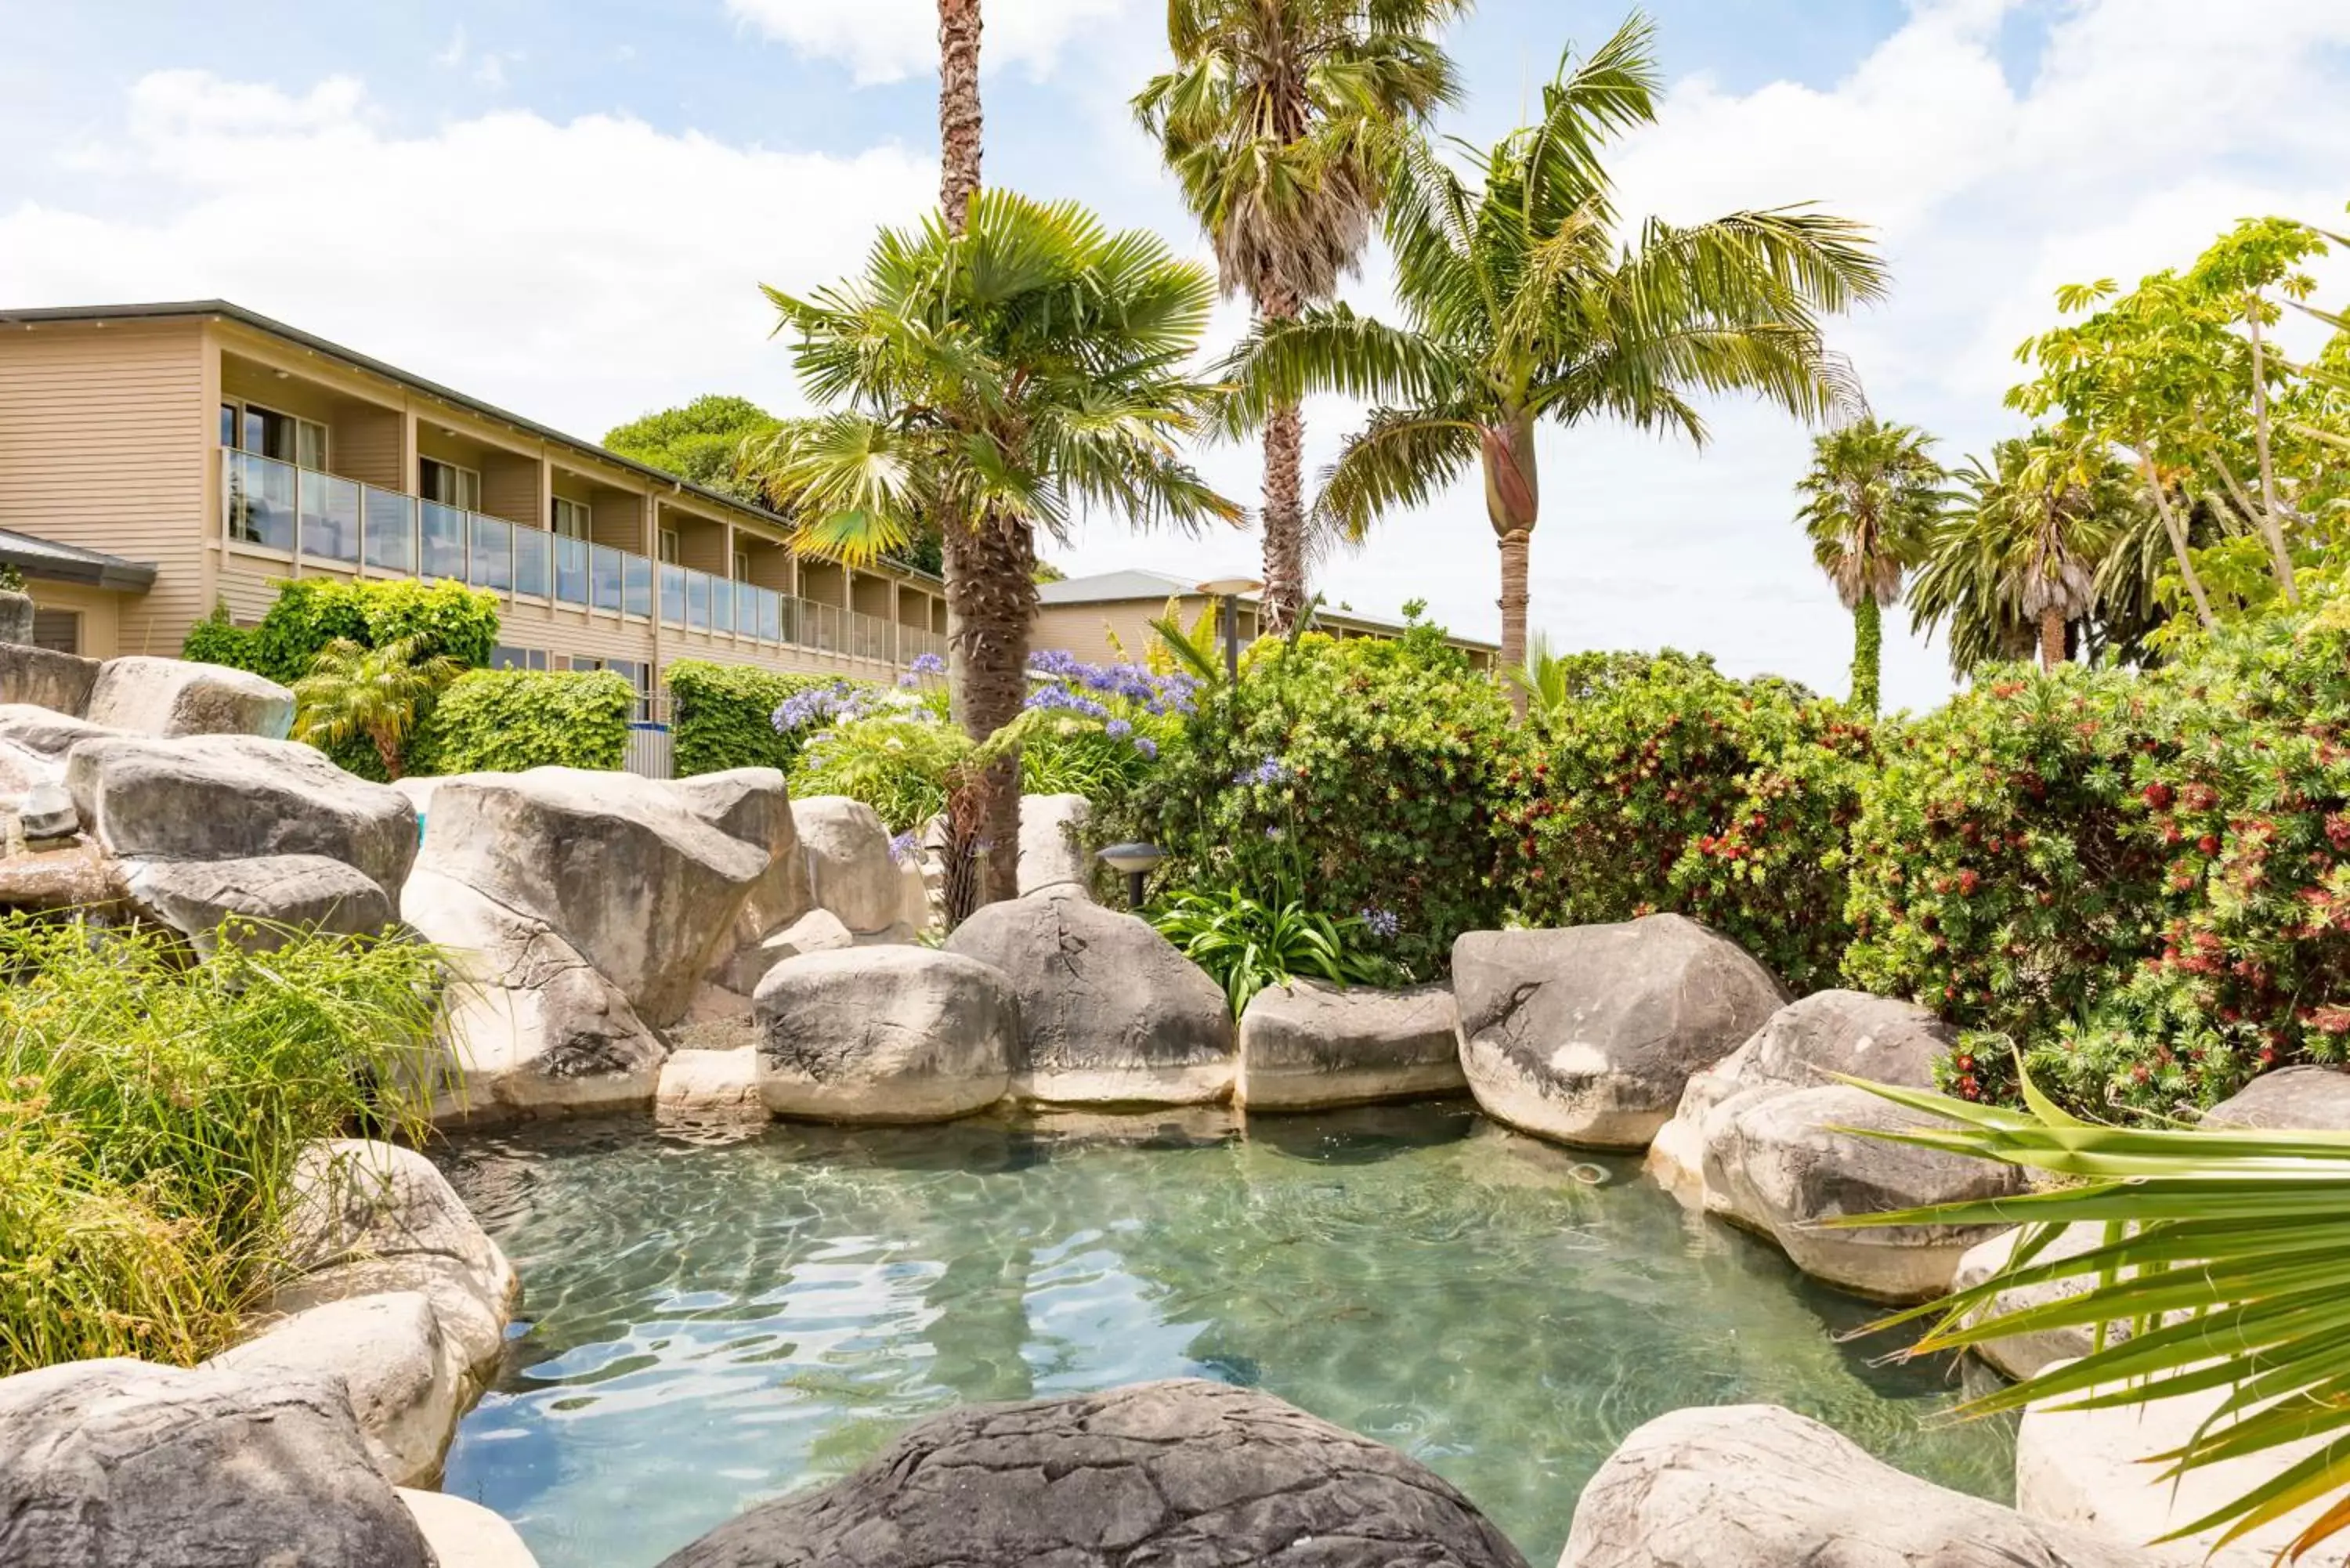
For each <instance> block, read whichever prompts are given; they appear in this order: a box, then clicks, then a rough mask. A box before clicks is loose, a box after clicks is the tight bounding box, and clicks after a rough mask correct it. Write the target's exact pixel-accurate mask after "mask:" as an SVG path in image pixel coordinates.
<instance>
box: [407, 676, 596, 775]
mask: <svg viewBox="0 0 2350 1568" xmlns="http://www.w3.org/2000/svg"><path fill="white" fill-rule="evenodd" d="M635 702H636V693H635V691H632V690H631V689H630V688H629V681H628V678H627V677H625V676H621V675H616V674H614V673H613V672H612V671H610V670H593V671H590V670H569V671H565V670H556V671H553V672H549V671H546V670H470V671H468V672H467V673H465V674H463V675H462V676H459V677H458V678H457V680H455V681H454V682H453V683H452V684H451V685H450V687H449V689H448V690H447V691H443V692H442V693H441V701H439V703H438V704H436V705H435V706H434V708H433V710H432V716H431V717H430V718H429V719H427V720H426V721H425V722H424V724H423V726H422V727H421V730H420V731H419V732H418V734H417V737H416V741H415V743H414V744H413V745H412V746H411V748H410V751H411V765H412V766H413V768H414V769H415V771H416V772H418V773H433V774H471V773H520V772H521V771H522V770H524V769H525V768H536V767H567V768H604V769H611V768H617V767H619V765H620V764H621V763H622V762H623V761H624V760H625V759H626V758H627V756H628V752H629V711H630V709H631V708H632V707H633V706H634V705H635Z"/></svg>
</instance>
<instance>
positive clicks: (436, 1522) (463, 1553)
mask: <svg viewBox="0 0 2350 1568" xmlns="http://www.w3.org/2000/svg"><path fill="white" fill-rule="evenodd" d="M400 1501H401V1502H402V1503H403V1504H405V1505H406V1506H407V1509H408V1511H409V1515H410V1517H411V1518H412V1519H414V1520H415V1521H416V1528H417V1529H418V1530H420V1531H421V1532H423V1534H424V1539H425V1541H426V1542H428V1543H429V1544H430V1545H431V1546H432V1555H433V1556H434V1557H435V1558H436V1559H438V1560H439V1563H440V1568H538V1559H537V1558H536V1557H533V1556H532V1555H531V1554H530V1548H529V1547H527V1546H525V1545H524V1544H523V1539H522V1536H521V1534H520V1533H519V1532H516V1531H515V1527H514V1526H513V1525H511V1524H508V1523H507V1522H506V1521H504V1520H503V1519H501V1518H499V1517H498V1516H497V1515H496V1514H494V1513H492V1512H491V1511H489V1510H488V1509H486V1508H484V1507H483V1506H482V1505H481V1504H480V1503H478V1502H468V1501H465V1500H464V1499H463V1498H462V1497H451V1496H450V1495H449V1494H448V1493H446V1492H439V1491H417V1490H411V1488H408V1487H402V1488H400Z"/></svg>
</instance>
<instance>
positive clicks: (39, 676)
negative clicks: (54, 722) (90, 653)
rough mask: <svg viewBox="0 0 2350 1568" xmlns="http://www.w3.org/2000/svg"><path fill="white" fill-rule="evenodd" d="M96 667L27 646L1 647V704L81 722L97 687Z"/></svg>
mask: <svg viewBox="0 0 2350 1568" xmlns="http://www.w3.org/2000/svg"><path fill="white" fill-rule="evenodd" d="M98 670H99V663H98V660H97V659H78V658H76V657H75V656H74V655H72V654H70V653H57V652H55V651H53V650H51V649H46V648H35V647H34V646H33V645H32V644H31V643H29V642H11V643H6V644H0V704H13V703H23V704H26V705H27V706H29V707H34V708H46V709H47V710H49V711H52V712H57V713H68V714H71V715H72V716H73V717H75V718H77V719H78V718H80V717H81V716H82V715H83V714H84V713H85V712H87V711H88V709H89V693H90V689H91V688H92V687H94V686H96V685H97V684H98Z"/></svg>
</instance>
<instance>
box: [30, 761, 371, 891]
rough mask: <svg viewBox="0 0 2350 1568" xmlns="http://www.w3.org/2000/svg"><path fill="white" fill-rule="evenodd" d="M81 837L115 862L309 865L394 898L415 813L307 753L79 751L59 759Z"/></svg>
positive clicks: (350, 775) (358, 779) (360, 780)
mask: <svg viewBox="0 0 2350 1568" xmlns="http://www.w3.org/2000/svg"><path fill="white" fill-rule="evenodd" d="M66 788H67V789H68V791H69V792H70V793H71V794H72V795H73V802H74V806H75V808H76V809H77V810H78V811H79V812H80V813H81V822H82V828H83V831H85V832H87V833H88V834H89V835H90V836H91V837H92V838H93V839H95V840H96V841H97V843H98V845H99V847H100V848H102V849H103V850H105V851H106V853H107V854H109V855H110V856H112V857H114V858H116V859H118V860H245V859H254V858H258V857H270V856H281V855H316V856H321V857H325V858H327V859H328V860H339V861H341V862H342V863H343V864H344V865H346V866H349V867H355V868H357V869H358V870H359V873H360V874H361V875H363V876H365V877H367V878H368V879H369V881H371V882H373V883H375V885H376V886H377V887H379V888H382V889H383V892H384V896H385V898H397V897H399V894H400V884H401V882H403V881H404V880H406V879H407V876H408V868H409V867H410V865H411V863H412V862H413V861H414V860H415V858H416V812H415V809H414V808H413V807H411V805H409V804H408V801H407V799H406V797H404V796H403V795H401V794H400V792H399V791H398V790H395V789H390V788H387V787H386V786H384V785H382V784H369V783H368V782H367V781H366V780H365V779H362V778H357V777H354V776H353V775H352V774H347V773H345V772H344V771H343V770H342V769H340V768H338V767H337V766H336V765H335V764H334V763H332V762H330V761H328V758H327V755H326V753H323V752H321V751H319V750H317V748H316V747H314V746H306V745H301V744H298V743H296V742H292V741H272V740H265V739H262V738H261V737H259V736H255V735H194V736H190V737H188V738H186V739H184V740H161V739H157V738H154V737H150V736H136V735H128V736H111V737H99V738H96V739H91V740H85V741H83V742H80V743H79V744H78V745H76V746H75V747H74V748H73V750H72V752H71V753H68V756H67V758H66Z"/></svg>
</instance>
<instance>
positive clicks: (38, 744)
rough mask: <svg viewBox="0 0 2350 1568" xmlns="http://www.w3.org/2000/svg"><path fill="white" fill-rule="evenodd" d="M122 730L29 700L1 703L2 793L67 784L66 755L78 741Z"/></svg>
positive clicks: (2, 654) (1, 654) (1, 653)
mask: <svg viewBox="0 0 2350 1568" xmlns="http://www.w3.org/2000/svg"><path fill="white" fill-rule="evenodd" d="M0 659H5V649H0ZM122 733H124V732H123V731H120V730H108V729H103V728H101V727H99V725H96V724H92V723H89V722H87V721H85V720H81V719H77V718H75V717H73V716H72V715H71V714H68V713H58V712H53V711H50V710H49V709H47V708H39V707H34V706H32V705H31V704H28V703H23V702H16V703H9V704H6V705H0V794H25V793H26V792H27V791H29V790H31V789H33V788H34V787H35V786H36V785H38V784H63V783H64V782H65V776H66V754H67V753H69V752H71V751H72V750H73V749H74V746H75V745H76V743H77V742H82V741H94V740H102V739H105V738H106V737H108V736H112V735H120V734H122Z"/></svg>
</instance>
